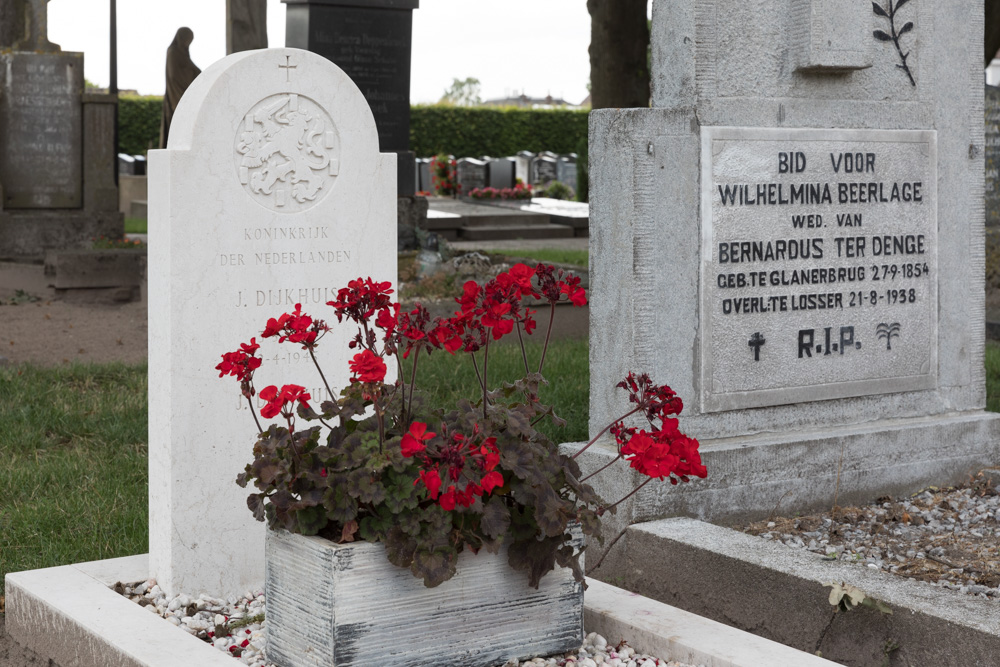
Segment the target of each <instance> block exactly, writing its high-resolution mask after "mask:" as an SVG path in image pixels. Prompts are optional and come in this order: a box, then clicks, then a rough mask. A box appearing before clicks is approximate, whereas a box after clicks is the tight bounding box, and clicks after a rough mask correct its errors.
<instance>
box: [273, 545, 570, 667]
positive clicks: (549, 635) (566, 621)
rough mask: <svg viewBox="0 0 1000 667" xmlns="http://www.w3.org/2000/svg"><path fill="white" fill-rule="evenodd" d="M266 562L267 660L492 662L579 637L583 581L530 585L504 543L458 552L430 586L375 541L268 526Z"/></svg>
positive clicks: (553, 649) (560, 571)
mask: <svg viewBox="0 0 1000 667" xmlns="http://www.w3.org/2000/svg"><path fill="white" fill-rule="evenodd" d="M266 562H267V569H266V573H267V574H266V578H267V581H266V595H267V632H268V635H267V659H268V660H269V661H272V662H274V663H275V664H277V665H279V667H293V666H294V667H298V666H299V665H307V666H309V667H312V666H317V667H319V666H322V667H333V666H334V665H336V667H350V666H354V665H356V666H361V665H371V664H378V665H380V666H383V667H392V666H399V667H409V666H412V665H418V664H434V665H439V666H454V667H490V666H492V665H498V664H502V663H504V662H506V661H507V660H509V659H511V658H515V657H516V658H525V657H530V656H534V655H549V654H553V653H559V652H563V651H567V650H570V649H573V648H576V647H578V646H579V645H580V643H581V641H582V639H583V586H582V584H579V583H577V582H575V581H574V580H573V575H572V573H571V572H570V571H569V570H567V569H564V568H557V569H556V571H554V572H550V573H549V574H548V575H546V576H545V577H544V578H543V579H542V581H541V585H540V587H539V589H538V590H537V591H536V590H535V589H533V588H529V587H528V580H527V576H526V575H525V574H524V573H523V572H515V571H513V570H511V569H510V567H509V566H508V565H507V550H506V549H505V548H504V549H502V550H501V552H500V553H499V554H496V555H493V554H488V553H486V552H485V551H482V552H480V553H479V554H478V555H474V554H472V553H470V552H466V553H463V554H462V555H461V556H460V557H459V564H458V573H457V574H456V575H455V577H454V578H452V579H450V580H449V581H446V582H444V583H443V584H441V585H440V586H438V587H436V588H425V587H424V585H423V582H422V581H421V580H419V579H417V578H415V577H414V576H413V575H412V574H411V573H410V571H409V570H404V569H402V568H398V567H396V566H395V565H392V564H391V563H389V561H388V560H386V557H385V550H384V548H383V546H382V545H381V544H372V543H367V542H360V543H353V544H344V545H338V544H333V543H331V542H328V541H327V540H323V539H321V538H316V537H303V536H301V535H293V534H291V533H288V532H285V531H268V535H267V546H266Z"/></svg>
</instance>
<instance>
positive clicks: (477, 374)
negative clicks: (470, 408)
mask: <svg viewBox="0 0 1000 667" xmlns="http://www.w3.org/2000/svg"><path fill="white" fill-rule="evenodd" d="M469 356H470V357H471V358H472V367H473V368H475V369H476V378H477V379H478V380H479V386H480V387H484V386H486V385H485V383H484V382H483V376H482V374H481V373H480V372H479V362H477V361H476V355H475V354H474V353H471V352H470V353H469Z"/></svg>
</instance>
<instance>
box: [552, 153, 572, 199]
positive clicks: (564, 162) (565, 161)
mask: <svg viewBox="0 0 1000 667" xmlns="http://www.w3.org/2000/svg"><path fill="white" fill-rule="evenodd" d="M556 180H557V181H559V182H560V183H563V184H565V185H568V186H569V187H571V188H573V192H576V158H569V157H561V158H559V162H557V163H556Z"/></svg>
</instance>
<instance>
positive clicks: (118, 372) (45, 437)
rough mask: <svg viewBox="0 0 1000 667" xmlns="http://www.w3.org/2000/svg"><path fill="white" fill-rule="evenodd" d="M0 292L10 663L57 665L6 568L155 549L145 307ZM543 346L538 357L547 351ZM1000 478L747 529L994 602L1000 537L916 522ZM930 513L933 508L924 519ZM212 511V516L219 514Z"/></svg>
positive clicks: (463, 375) (564, 384)
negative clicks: (33, 635) (26, 635)
mask: <svg viewBox="0 0 1000 667" xmlns="http://www.w3.org/2000/svg"><path fill="white" fill-rule="evenodd" d="M522 245H523V244H522ZM516 250H517V252H516V253H515V252H514V251H513V250H511V251H510V252H511V254H517V255H518V256H522V257H527V258H532V259H537V260H541V261H562V262H566V263H570V264H584V265H585V263H586V251H585V250H584V251H580V250H573V249H570V250H566V249H561V250H557V251H553V250H551V249H546V250H542V251H539V250H537V249H532V248H525V247H519V248H516ZM497 251H498V252H499V250H497ZM574 253H575V254H574ZM0 296H3V297H4V299H3V305H0V321H2V322H3V337H4V340H3V341H0V342H2V343H3V344H4V345H3V347H4V350H3V352H2V353H0V354H3V355H4V356H6V357H7V359H6V361H5V362H4V363H3V364H2V365H0V394H2V395H4V396H13V397H17V400H15V401H8V402H5V403H4V404H2V405H0V424H3V436H2V437H0V454H2V456H3V457H4V458H5V459H6V460H7V462H8V465H7V466H5V469H4V471H3V472H2V473H0V488H5V489H8V490H9V491H8V494H7V496H6V497H7V500H6V501H5V504H4V505H3V506H0V664H3V665H9V666H11V667H28V666H29V665H41V664H46V663H47V661H46V660H43V659H41V658H40V657H38V656H36V655H34V654H33V653H31V652H30V651H27V650H25V649H23V648H22V647H20V646H19V645H17V644H15V643H14V642H13V641H12V640H10V639H9V637H7V636H6V634H5V632H4V629H3V618H4V617H3V613H2V611H3V590H2V577H3V575H4V574H6V573H7V572H12V571H20V570H25V569H36V568H42V567H49V566H54V565H61V564H68V563H76V562H83V561H90V560H97V559H105V558H113V557H117V556H125V555H130V554H135V553H142V552H144V551H145V550H146V549H147V543H148V533H147V488H146V428H147V412H146V409H147V405H146V391H147V374H146V366H145V364H144V360H145V356H146V334H147V332H146V318H145V315H146V312H145V309H146V304H145V303H144V302H143V303H134V304H125V305H120V306H96V305H78V304H70V303H65V302H62V301H58V300H35V301H33V300H29V299H28V298H27V297H25V296H24V295H22V296H20V297H18V296H16V295H0ZM554 345H555V347H554V348H553V349H551V350H550V353H549V360H550V361H549V366H548V372H547V373H546V375H547V376H549V377H550V379H551V380H552V381H553V388H554V389H555V393H553V394H551V395H549V396H547V397H545V398H546V400H548V401H551V402H552V403H553V404H554V405H555V406H556V409H557V413H558V414H560V415H561V416H563V417H564V418H566V419H567V421H568V425H567V427H564V428H562V429H555V430H553V431H551V432H550V436H551V437H553V438H554V439H555V440H557V441H562V442H568V441H580V440H583V439H585V438H586V422H587V419H586V417H587V409H588V407H587V406H588V394H589V368H588V357H587V354H588V351H587V343H586V341H564V342H556V343H554ZM222 347H225V346H222ZM514 352H515V348H513V347H507V348H506V350H504V352H503V354H504V355H505V357H506V358H504V359H503V360H502V362H503V368H504V369H505V370H501V372H502V373H505V374H509V375H510V377H511V379H513V378H514V376H515V375H516V373H517V370H518V364H519V358H517V357H515V355H514ZM533 352H534V354H535V355H536V358H537V354H538V350H537V349H535V350H533ZM433 360H434V362H435V363H433V364H424V365H422V367H421V371H422V375H423V374H425V373H426V374H428V376H429V378H427V379H422V382H427V384H425V385H424V386H428V387H434V386H436V387H438V388H439V390H440V392H441V393H440V395H439V398H440V400H441V401H445V402H447V401H453V400H454V399H456V398H458V397H460V396H464V395H468V394H469V393H470V392H471V391H472V389H471V388H472V386H473V383H474V380H473V377H472V374H471V371H469V372H466V371H468V369H464V368H460V367H459V366H458V365H457V364H455V363H454V362H455V361H456V360H455V359H453V358H450V357H448V356H447V355H444V354H437V355H434V357H433ZM986 366H987V402H988V406H987V407H988V409H990V410H993V411H1000V344H995V343H988V345H987V350H986ZM427 380H429V382H428V381H427ZM153 381H155V378H154V379H153ZM970 473H973V474H974V473H975V471H970ZM222 482H223V483H228V480H222ZM997 482H1000V479H996V478H994V477H990V476H989V475H985V476H979V477H970V484H969V485H968V486H967V487H966V488H964V489H937V488H933V487H932V488H930V489H927V490H924V491H923V492H922V493H921V494H918V495H915V496H914V497H912V498H909V499H888V498H883V499H878V501H877V502H876V503H875V504H873V505H872V506H871V507H846V508H838V509H837V510H836V511H835V512H833V513H826V514H825V515H808V516H797V515H795V513H794V508H784V507H779V508H776V510H775V512H774V515H773V516H771V517H768V519H767V520H766V521H764V522H761V523H757V524H754V525H751V526H744V527H742V528H745V529H746V530H747V531H748V532H752V533H755V534H770V536H771V538H772V539H774V540H778V541H781V542H783V543H786V544H789V545H791V546H801V547H802V548H809V547H810V546H811V545H810V543H811V542H812V541H814V540H815V541H816V542H817V543H818V542H820V541H823V540H824V539H825V540H826V542H824V544H822V545H820V544H816V545H815V547H814V549H815V548H818V547H821V548H823V549H826V548H827V545H829V548H830V550H831V551H841V550H838V549H836V546H837V544H838V542H837V541H836V540H835V539H832V536H833V535H835V534H838V533H839V534H840V536H841V537H847V538H849V537H850V536H851V533H852V532H853V533H854V537H855V538H856V539H857V540H861V539H868V540H869V541H868V542H866V543H865V546H864V548H865V550H864V551H860V552H858V551H857V550H856V551H855V553H856V554H858V553H860V555H856V556H854V560H856V561H857V562H859V563H862V564H871V566H874V567H881V566H883V565H885V569H886V570H892V571H894V572H896V573H897V574H901V575H904V576H910V577H912V578H915V579H919V580H924V581H930V582H939V581H940V582H947V583H945V584H944V585H946V586H948V587H954V588H955V589H960V588H961V587H963V586H964V587H965V588H966V590H970V587H972V586H975V587H977V588H972V589H971V592H973V593H976V592H982V594H983V595H984V596H985V595H987V593H986V592H983V589H982V588H979V587H985V588H989V589H996V588H997V585H998V583H1000V566H998V562H1000V557H998V554H997V551H996V547H995V541H996V534H997V533H996V531H990V532H988V533H985V532H983V531H982V525H980V526H976V525H969V526H968V527H967V528H968V530H967V531H966V533H965V535H964V536H963V537H962V539H957V538H955V537H954V536H952V537H951V538H949V539H948V540H946V541H945V540H941V539H940V538H939V537H935V536H933V535H928V531H929V527H927V528H921V529H919V530H918V524H919V525H921V526H927V525H928V524H930V523H931V522H933V521H935V520H937V521H938V522H939V523H940V522H948V520H949V519H953V520H954V519H958V520H959V521H966V522H968V520H969V519H971V518H972V516H975V512H973V513H972V515H971V516H968V517H963V518H961V519H959V517H960V515H961V514H962V513H963V512H968V511H969V509H970V508H971V507H972V505H971V504H970V501H973V500H977V499H978V500H982V499H986V501H988V502H991V503H993V504H994V505H997V504H998V503H1000V497H998V496H996V492H995V491H994V490H993V484H995V483H997ZM873 500H875V499H873ZM996 510H997V508H993V509H992V510H991V513H992V512H994V511H996ZM925 513H929V514H930V516H929V517H928V518H927V519H924V518H923V517H924V515H925ZM979 514H982V512H979ZM997 515H998V516H1000V512H997ZM206 517H207V520H211V509H210V508H206ZM988 519H989V520H990V521H994V520H996V519H994V518H993V516H991V517H988ZM985 520H986V519H984V518H982V517H980V518H979V519H976V521H977V522H979V521H985ZM771 524H773V525H771ZM900 525H905V526H909V527H913V530H914V532H915V533H921V531H922V535H923V540H922V541H921V542H920V543H919V544H916V543H915V548H914V549H913V550H914V551H916V550H919V549H921V548H922V547H924V546H927V551H926V554H925V555H927V558H924V559H914V558H912V557H909V558H907V550H906V549H905V548H903V549H902V550H899V548H898V547H895V546H893V547H890V548H889V549H888V551H887V549H886V546H887V545H886V544H885V543H884V542H882V543H880V542H879V535H880V533H881V534H882V537H884V538H888V537H889V535H888V534H889V532H890V529H891V528H895V527H898V526H900ZM819 533H822V537H820V536H819ZM976 533H979V534H976ZM863 536H864V537H863ZM800 543H801V544H800ZM840 544H841V546H843V540H842V541H841V542H840ZM859 544H860V543H859ZM896 556H902V557H904V558H907V560H906V561H897V562H898V564H896V565H893V564H892V562H891V560H890V559H892V558H894V557H896ZM883 561H884V562H883ZM918 561H922V562H918ZM991 597H992V596H991ZM984 603H985V604H989V602H984Z"/></svg>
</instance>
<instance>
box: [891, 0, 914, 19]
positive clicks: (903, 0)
mask: <svg viewBox="0 0 1000 667" xmlns="http://www.w3.org/2000/svg"><path fill="white" fill-rule="evenodd" d="M909 1H910V0H899V2H897V3H896V9H894V10H893V12H892V14H893V16H895V15H896V12H898V11H899V8H900V7H902V6H903V5H905V4H906V3H908V2H909Z"/></svg>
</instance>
